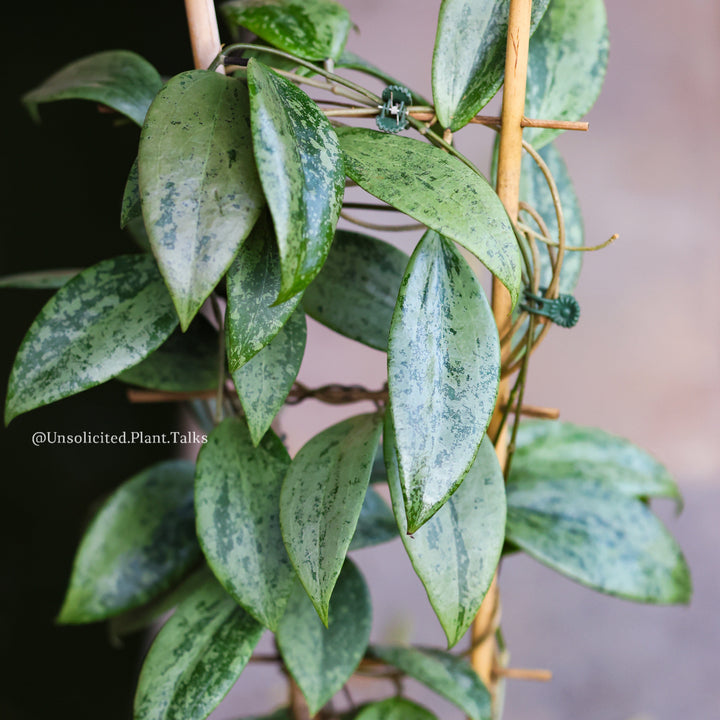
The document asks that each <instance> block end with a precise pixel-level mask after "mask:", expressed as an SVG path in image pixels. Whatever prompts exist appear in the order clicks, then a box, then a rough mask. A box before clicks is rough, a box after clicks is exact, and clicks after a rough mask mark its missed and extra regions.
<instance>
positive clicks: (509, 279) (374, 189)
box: [337, 128, 520, 304]
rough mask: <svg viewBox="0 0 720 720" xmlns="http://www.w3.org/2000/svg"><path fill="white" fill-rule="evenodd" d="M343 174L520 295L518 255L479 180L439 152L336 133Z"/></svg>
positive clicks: (369, 135)
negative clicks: (473, 258)
mask: <svg viewBox="0 0 720 720" xmlns="http://www.w3.org/2000/svg"><path fill="white" fill-rule="evenodd" d="M337 134H338V137H339V138H340V146H341V147H342V151H343V154H344V157H345V172H347V174H348V176H349V177H350V178H351V179H352V180H354V181H355V182H356V183H357V184H358V185H360V186H361V187H362V188H363V189H365V190H367V192H369V193H370V194H371V195H375V197H378V198H380V200H383V201H384V202H386V203H388V204H389V205H392V206H393V207H395V208H397V209H398V210H401V211H402V212H404V213H405V214H407V215H409V216H410V217H412V218H415V220H418V221H419V222H421V223H423V224H424V225H427V226H428V227H429V228H432V229H433V230H436V231H437V232H439V233H440V234H442V235H445V236H446V237H448V238H450V239H451V240H455V242H457V243H458V244H460V245H462V246H463V247H465V248H466V249H467V250H469V251H470V252H471V253H473V255H475V256H476V257H477V258H478V259H479V260H480V262H482V263H483V264H484V265H485V267H487V269H488V270H490V272H491V273H492V274H493V275H495V277H497V278H498V280H500V282H502V283H503V285H505V287H507V289H508V290H509V291H510V295H511V296H512V300H513V304H515V302H516V301H517V298H518V296H519V293H520V249H519V247H518V244H517V240H516V238H515V233H514V232H513V229H512V227H511V225H510V220H509V219H508V216H507V213H506V212H505V208H504V207H503V205H502V203H501V202H500V199H499V198H498V196H497V195H496V193H495V191H494V190H493V189H492V188H491V187H490V185H489V184H488V183H487V181H486V180H485V178H484V177H482V176H481V175H480V174H479V173H477V172H474V171H473V170H471V169H470V168H469V167H467V165H465V164H463V163H462V162H460V160H458V159H457V158H455V157H453V156H451V155H449V154H448V153H446V152H444V151H443V150H441V149H440V148H437V147H434V146H433V145H429V144H428V143H425V142H421V141H420V140H415V139H413V138H408V137H400V136H397V135H388V134H387V133H381V132H376V131H374V130H367V129H364V128H337Z"/></svg>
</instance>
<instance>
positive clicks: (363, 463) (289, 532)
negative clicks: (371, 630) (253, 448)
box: [280, 414, 382, 624]
mask: <svg viewBox="0 0 720 720" xmlns="http://www.w3.org/2000/svg"><path fill="white" fill-rule="evenodd" d="M381 430H382V418H381V417H380V416H378V415H377V414H372V415H358V416H356V417H352V418H349V419H347V420H343V421H342V422H340V423H338V424H337V425H333V426H332V427H330V428H327V429H326V430H323V431H322V432H321V433H320V434H319V435H316V436H315V437H314V438H312V439H311V440H309V441H308V442H307V443H306V444H305V445H304V446H303V448H302V449H301V450H300V452H298V454H297V455H296V456H295V459H294V460H293V462H292V465H291V466H290V469H289V470H288V473H287V475H286V477H285V482H284V483H283V488H282V494H281V496H280V524H281V526H282V534H283V540H284V541H285V547H286V548H287V551H288V555H289V556H290V560H291V561H292V564H293V566H294V567H295V570H296V572H297V574H298V577H299V578H300V580H301V581H302V584H303V585H304V586H305V590H306V591H307V593H308V595H309V596H310V598H311V600H312V602H313V604H314V605H315V609H316V610H317V612H318V614H319V615H320V618H321V619H322V621H323V622H324V623H325V624H327V622H328V604H329V602H330V596H331V595H332V592H333V588H334V587H335V582H336V580H337V578H338V575H339V574H340V570H341V568H342V566H343V562H344V560H345V555H346V554H347V551H348V548H349V546H350V542H351V540H352V537H353V534H354V533H355V528H356V526H357V523H358V517H359V515H360V510H361V508H362V504H363V499H364V498H365V493H366V492H367V488H368V482H369V480H370V471H371V470H372V465H373V460H374V458H375V451H376V450H377V446H378V443H379V442H380V432H381Z"/></svg>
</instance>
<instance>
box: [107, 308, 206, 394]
mask: <svg viewBox="0 0 720 720" xmlns="http://www.w3.org/2000/svg"><path fill="white" fill-rule="evenodd" d="M218 352H219V350H218V335H217V330H216V329H215V328H214V327H213V326H212V325H211V324H210V323H209V322H208V320H206V319H205V318H204V317H198V318H196V319H195V320H194V322H193V323H191V325H190V327H189V328H188V331H187V332H185V333H183V332H180V330H179V329H178V330H175V332H174V333H173V334H172V335H171V336H170V337H169V338H168V339H167V340H166V341H165V342H164V343H163V344H162V345H161V346H160V347H159V348H158V349H157V350H156V351H155V352H154V353H152V355H149V356H148V357H146V358H145V359H144V360H143V361H142V362H141V363H139V364H138V365H135V366H134V367H131V368H130V369H128V370H125V371H124V372H122V373H120V374H119V375H118V376H117V379H118V380H121V381H122V382H125V383H129V384H130V385H137V386H138V387H143V388H148V389H149V390H159V391H162V392H200V391H202V390H212V389H213V388H216V387H217V385H218Z"/></svg>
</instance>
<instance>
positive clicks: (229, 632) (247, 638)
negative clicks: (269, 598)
mask: <svg viewBox="0 0 720 720" xmlns="http://www.w3.org/2000/svg"><path fill="white" fill-rule="evenodd" d="M262 632H263V627H262V625H260V624H259V623H257V622H256V621H255V620H254V619H253V618H252V617H251V616H250V615H248V614H247V613H246V612H245V610H243V609H242V608H241V607H240V606H239V605H238V604H237V603H236V602H235V600H233V599H232V598H231V597H230V596H229V595H228V594H227V593H226V592H225V590H224V589H223V587H222V585H220V584H219V583H218V582H216V581H215V580H211V581H210V582H208V583H206V584H205V585H203V586H202V587H200V588H199V589H198V590H196V591H195V592H193V593H192V594H191V595H189V596H188V597H187V598H185V600H183V602H182V603H181V604H180V605H179V606H178V608H177V610H176V611H175V614H174V615H173V616H172V617H171V618H170V619H169V620H168V621H167V622H166V623H165V625H164V626H163V628H162V630H160V632H159V633H158V635H157V637H156V638H155V640H154V642H153V644H152V646H151V647H150V650H149V652H148V654H147V657H146V658H145V662H144V663H143V666H142V670H141V671H140V679H139V681H138V686H137V692H136V694H135V709H134V715H133V717H134V720H180V719H182V720H190V719H191V718H192V720H204V718H206V717H207V716H208V715H209V714H210V713H211V712H212V711H213V710H214V709H215V708H216V707H217V706H218V705H219V704H220V702H221V701H222V699H223V698H224V697H225V695H227V693H228V692H229V691H230V688H232V686H233V685H234V684H235V681H236V680H237V679H238V677H240V673H241V672H242V671H243V668H244V667H245V665H246V664H247V661H248V660H249V659H250V656H251V655H252V652H253V650H254V649H255V645H257V643H258V640H259V639H260V635H262Z"/></svg>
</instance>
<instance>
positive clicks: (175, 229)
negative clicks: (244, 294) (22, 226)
mask: <svg viewBox="0 0 720 720" xmlns="http://www.w3.org/2000/svg"><path fill="white" fill-rule="evenodd" d="M138 172H139V183H140V196H141V199H142V212H143V218H144V219H145V228H146V230H147V233H148V236H149V238H150V245H151V246H152V249H153V253H154V254H155V257H156V258H157V260H158V265H159V267H160V271H161V272H162V274H163V277H164V278H165V282H166V283H167V285H168V288H169V289H170V294H171V295H172V298H173V301H174V303H175V307H176V308H177V311H178V315H179V316H180V323H181V325H182V328H183V329H186V328H187V327H188V325H189V324H190V321H191V320H192V319H193V317H194V316H195V314H196V313H197V311H198V310H199V309H200V307H201V306H202V304H203V302H205V299H206V298H207V297H208V295H209V294H210V293H211V292H212V291H213V289H214V288H215V286H216V285H217V283H218V281H219V280H220V278H221V277H222V276H223V275H224V274H225V272H226V271H227V269H228V267H229V266H230V263H231V262H232V259H233V257H234V256H235V253H236V252H237V250H238V248H239V247H240V243H242V241H243V240H244V239H245V238H246V237H247V235H248V234H249V232H250V230H252V227H253V225H254V224H255V221H256V220H257V218H258V215H259V214H260V210H261V208H262V206H263V204H264V199H263V194H262V188H261V187H260V181H259V179H258V176H257V171H256V168H255V161H254V160H253V154H252V141H251V137H250V110H249V102H248V94H247V88H246V87H245V86H244V84H243V83H242V82H240V81H239V80H237V79H235V78H230V77H225V76H224V75H220V74H219V73H216V72H209V71H207V70H191V71H189V72H185V73H181V74H180V75H177V76H175V77H174V78H172V80H170V81H169V82H168V84H167V85H165V87H164V88H163V89H162V90H161V91H160V92H159V93H158V95H157V97H156V98H155V100H154V101H153V103H152V105H151V106H150V109H149V110H148V114H147V119H146V120H145V125H144V126H143V130H142V134H141V135H140V148H139V152H138Z"/></svg>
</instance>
